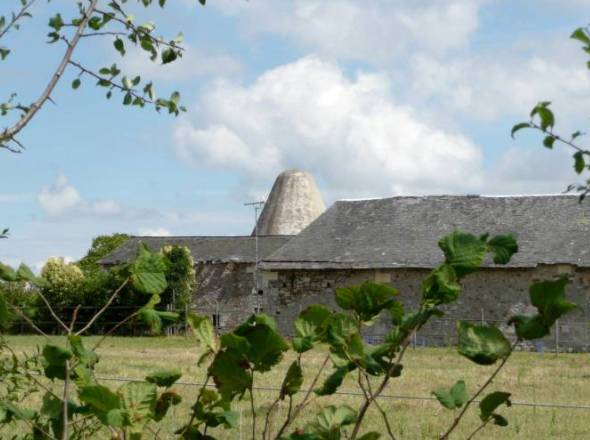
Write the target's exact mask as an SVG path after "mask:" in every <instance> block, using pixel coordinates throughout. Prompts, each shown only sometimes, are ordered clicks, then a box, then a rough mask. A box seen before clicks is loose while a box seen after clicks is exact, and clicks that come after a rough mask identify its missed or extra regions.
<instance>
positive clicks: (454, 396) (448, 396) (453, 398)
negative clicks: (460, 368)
mask: <svg viewBox="0 0 590 440" xmlns="http://www.w3.org/2000/svg"><path fill="white" fill-rule="evenodd" d="M432 394H434V395H435V397H436V398H437V399H438V401H439V402H440V404H441V405H442V406H444V407H445V408H447V409H456V408H461V407H462V406H463V405H464V404H465V402H467V399H468V397H467V390H466V389H465V382H464V381H463V380H459V381H457V383H455V385H453V387H452V388H451V389H450V390H445V389H440V390H436V391H433V392H432Z"/></svg>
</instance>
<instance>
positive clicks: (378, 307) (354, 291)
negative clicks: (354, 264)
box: [336, 281, 399, 322]
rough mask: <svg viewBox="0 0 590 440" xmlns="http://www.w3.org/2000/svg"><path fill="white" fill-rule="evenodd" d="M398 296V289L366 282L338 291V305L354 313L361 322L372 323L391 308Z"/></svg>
mask: <svg viewBox="0 0 590 440" xmlns="http://www.w3.org/2000/svg"><path fill="white" fill-rule="evenodd" d="M398 294H399V291H398V290H397V289H394V288H392V287H390V286H387V285H385V284H378V283H374V282H371V281H365V282H364V283H363V284H361V285H360V286H351V287H341V288H338V289H336V303H337V304H338V305H339V306H340V307H341V308H343V309H344V310H352V311H354V312H355V313H356V314H357V315H358V317H359V319H360V320H361V321H363V322H370V321H371V320H372V319H374V318H375V317H376V316H377V315H379V313H381V311H383V310H385V309H388V308H389V307H391V305H392V303H393V301H394V297H395V296H397V295H398Z"/></svg>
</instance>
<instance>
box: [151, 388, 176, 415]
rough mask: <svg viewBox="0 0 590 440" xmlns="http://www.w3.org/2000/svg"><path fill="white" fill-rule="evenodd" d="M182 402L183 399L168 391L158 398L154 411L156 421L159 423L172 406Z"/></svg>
mask: <svg viewBox="0 0 590 440" xmlns="http://www.w3.org/2000/svg"><path fill="white" fill-rule="evenodd" d="M181 401H182V397H180V396H179V395H178V394H176V393H175V392H174V391H166V392H164V393H162V395H161V396H160V397H159V398H158V401H157V402H156V406H155V409H154V420H155V421H156V422H159V421H160V420H162V419H163V418H164V417H165V416H166V414H167V413H168V409H170V407H171V406H174V405H178V404H179V403H180V402H181Z"/></svg>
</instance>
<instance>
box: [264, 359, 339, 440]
mask: <svg viewBox="0 0 590 440" xmlns="http://www.w3.org/2000/svg"><path fill="white" fill-rule="evenodd" d="M329 360H330V355H329V354H328V355H327V356H326V358H325V359H324V362H323V363H322V366H321V367H320V369H319V370H318V372H317V374H316V375H315V377H314V379H313V381H312V382H311V385H310V386H309V388H308V390H307V393H305V397H304V398H303V400H302V401H301V403H300V404H299V405H297V407H296V408H295V412H294V413H293V416H291V410H290V409H289V413H288V414H287V419H286V420H285V423H283V426H281V429H280V430H279V432H278V434H277V435H276V436H275V439H278V438H280V437H281V435H283V432H285V429H287V428H288V427H289V425H290V424H291V422H292V421H293V420H295V419H296V418H297V416H298V415H299V413H300V412H301V410H302V409H303V408H304V407H305V403H306V402H307V399H309V396H310V394H311V393H312V391H313V389H314V387H315V385H316V383H317V381H318V380H319V378H320V375H321V374H322V372H323V371H324V368H325V367H326V364H327V363H328V361H329Z"/></svg>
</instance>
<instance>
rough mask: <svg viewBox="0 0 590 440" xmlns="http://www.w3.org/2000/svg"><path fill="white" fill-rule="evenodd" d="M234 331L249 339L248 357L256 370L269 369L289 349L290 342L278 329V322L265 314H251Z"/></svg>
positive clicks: (263, 370)
mask: <svg viewBox="0 0 590 440" xmlns="http://www.w3.org/2000/svg"><path fill="white" fill-rule="evenodd" d="M234 333H235V334H236V335H238V336H242V337H244V338H246V339H247V340H248V342H249V344H250V350H249V351H248V353H247V359H248V361H249V362H250V363H251V366H252V369H253V370H255V371H260V372H265V371H269V370H270V369H271V368H272V367H273V366H275V365H276V364H278V363H279V362H280V361H281V359H282V357H283V353H284V352H285V351H287V350H288V349H289V344H287V342H286V341H285V340H284V339H283V337H282V336H281V335H280V334H279V333H278V332H277V330H276V322H275V321H274V320H273V319H272V318H270V317H269V316H267V315H264V314H261V315H253V316H251V317H250V318H249V319H248V320H247V321H246V322H245V323H244V324H242V325H240V326H239V327H238V328H237V329H236V330H235V331H234Z"/></svg>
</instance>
